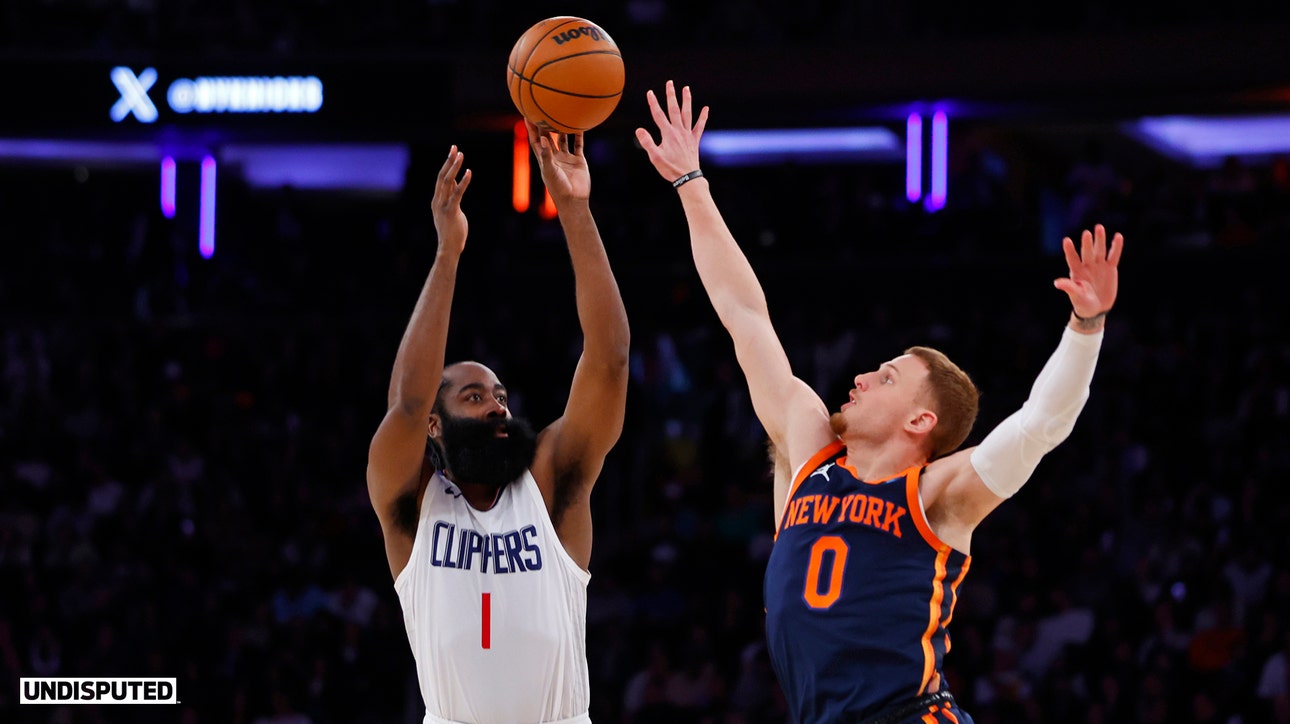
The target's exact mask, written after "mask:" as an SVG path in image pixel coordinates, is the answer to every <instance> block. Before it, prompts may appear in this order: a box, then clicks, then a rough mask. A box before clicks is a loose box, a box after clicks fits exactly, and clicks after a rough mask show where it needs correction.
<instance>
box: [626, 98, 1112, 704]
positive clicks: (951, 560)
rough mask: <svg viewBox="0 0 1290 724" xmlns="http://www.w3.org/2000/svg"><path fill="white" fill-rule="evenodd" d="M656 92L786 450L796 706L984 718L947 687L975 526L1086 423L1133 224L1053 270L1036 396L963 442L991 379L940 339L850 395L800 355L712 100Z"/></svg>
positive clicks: (776, 441) (666, 161)
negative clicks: (758, 256) (1057, 327)
mask: <svg viewBox="0 0 1290 724" xmlns="http://www.w3.org/2000/svg"><path fill="white" fill-rule="evenodd" d="M647 101H648V103H649V107H650V111H651V113H652V115H653V118H654V121H655V123H657V124H658V128H659V132H660V134H661V138H660V141H659V142H658V143H657V144H656V143H655V142H654V141H653V139H652V137H651V136H650V133H649V132H648V131H646V130H645V129H643V128H642V129H637V130H636V137H637V139H638V140H639V141H640V143H641V146H642V147H643V148H644V149H645V151H646V153H647V154H648V155H649V159H650V161H651V162H652V163H653V165H654V168H655V169H657V170H658V172H659V173H660V174H661V175H662V176H663V178H664V179H666V180H668V181H671V182H673V186H674V187H676V188H677V190H678V193H679V195H680V198H681V204H682V206H683V207H684V210H685V216H686V220H687V221H688V223H689V227H690V239H691V245H692V251H693V254H694V262H695V266H696V268H697V269H698V272H699V276H700V278H701V280H702V282H703V286H704V288H705V289H706V290H707V293H708V296H709V298H710V299H711V301H712V304H713V306H714V307H715V309H716V311H717V314H718V316H719V317H720V318H721V321H722V323H723V324H724V325H725V327H726V329H727V330H728V331H729V333H730V336H731V337H732V339H733V341H734V345H735V352H736V354H737V356H738V359H739V364H740V366H741V367H742V368H743V371H744V374H745V376H746V377H747V379H748V388H749V392H750V394H751V397H752V402H753V406H754V409H755V411H756V413H757V417H758V419H760V420H761V422H762V425H763V426H764V427H765V428H766V432H767V434H768V435H769V437H770V439H771V442H772V444H773V446H774V449H775V451H776V453H777V454H778V455H781V456H783V460H782V461H779V460H777V461H776V466H775V467H776V470H777V471H783V470H785V469H788V470H792V471H794V472H793V474H792V475H791V476H787V475H782V474H777V475H776V476H775V480H776V482H775V493H774V498H775V506H776V512H777V515H778V517H779V527H778V531H777V538H776V542H775V546H774V549H773V550H772V552H771V557H770V561H769V563H768V565H767V569H766V579H765V597H766V601H765V604H766V635H767V639H768V646H769V649H770V652H771V658H772V662H773V664H774V668H775V672H776V674H777V676H778V677H779V681H780V684H781V685H782V687H783V689H784V694H785V696H786V698H787V700H788V703H789V710H790V712H791V713H792V715H793V716H794V718H795V719H796V721H798V722H801V723H803V724H806V723H809V722H850V721H855V722H862V721H863V722H878V721H881V722H884V724H895V723H896V722H928V723H930V722H970V721H971V718H970V717H968V716H967V715H966V714H965V713H963V711H962V710H961V709H959V708H958V706H957V705H956V704H955V702H954V699H953V697H952V696H950V692H949V691H948V690H947V689H946V688H945V687H944V686H943V681H942V678H941V659H942V656H943V655H944V654H945V652H946V650H947V649H948V645H949V635H948V633H947V630H946V626H947V625H948V623H949V621H950V617H951V614H952V613H953V610H954V604H955V600H956V598H957V596H958V589H959V585H960V584H961V583H962V581H963V578H964V576H965V575H966V574H967V571H968V567H969V565H970V558H969V556H968V553H969V550H970V544H971V540H972V532H973V530H975V528H976V526H977V525H978V524H979V523H980V522H981V521H982V520H983V519H984V518H985V517H986V515H988V514H989V513H990V511H992V510H994V509H995V507H997V506H998V505H999V504H1000V503H1002V502H1003V501H1004V500H1005V499H1007V498H1008V497H1010V496H1012V495H1013V494H1014V493H1016V492H1017V490H1018V489H1019V488H1021V486H1022V484H1024V483H1025V482H1026V480H1027V479H1028V478H1029V477H1030V475H1031V473H1032V472H1033V471H1034V469H1035V466H1036V465H1037V464H1038V463H1039V460H1040V458H1041V457H1042V456H1043V455H1044V454H1045V453H1047V452H1048V451H1050V450H1052V449H1053V448H1054V447H1056V446H1057V444H1058V443H1060V442H1061V441H1062V440H1064V439H1065V438H1066V436H1067V435H1069V434H1070V431H1071V429H1072V428H1073V426H1074V424H1075V419H1076V417H1077V415H1078V414H1079V412H1080V410H1081V409H1083V406H1084V402H1085V400H1086V399H1087V397H1088V390H1089V383H1090V381H1091V379H1092V376H1093V369H1094V366H1095V364H1096V361H1097V356H1098V351H1099V349H1100V346H1101V341H1102V329H1103V325H1104V324H1105V321H1106V313H1107V312H1108V311H1109V310H1110V309H1111V306H1112V305H1113V304H1114V303H1115V297H1116V291H1117V284H1118V272H1117V267H1118V264H1119V261H1120V253H1121V249H1122V245H1123V239H1122V238H1121V236H1120V235H1119V234H1116V235H1115V237H1114V239H1113V240H1112V241H1111V244H1110V247H1109V249H1108V246H1107V241H1106V232H1105V230H1104V229H1103V228H1102V227H1101V226H1100V225H1099V226H1097V227H1096V228H1095V229H1094V230H1093V231H1092V232H1088V231H1085V232H1084V234H1083V238H1082V240H1081V244H1080V249H1079V251H1078V253H1077V252H1076V249H1075V245H1074V243H1073V242H1072V241H1071V240H1070V239H1065V240H1064V241H1063V248H1064V250H1065V255H1066V262H1067V264H1068V265H1069V267H1070V276H1069V277H1067V278H1062V279H1058V280H1057V281H1056V282H1055V286H1056V287H1057V288H1058V289H1060V290H1061V291H1063V292H1065V293H1066V294H1067V295H1068V296H1069V298H1070V302H1071V306H1072V310H1073V311H1072V314H1071V316H1070V319H1069V322H1068V323H1067V325H1066V329H1065V330H1064V331H1063V333H1062V338H1061V342H1060V344H1059V345H1058V346H1057V350H1056V352H1055V353H1054V354H1053V356H1052V358H1051V359H1050V360H1049V361H1048V363H1047V365H1045V367H1044V369H1043V371H1042V372H1041V373H1040V375H1039V378H1038V379H1037V380H1036V381H1035V384H1034V387H1033V389H1032V391H1031V395H1030V399H1029V400H1027V402H1026V403H1025V404H1024V405H1023V406H1022V408H1021V410H1019V411H1018V412H1016V413H1015V414H1013V415H1012V416H1011V417H1009V418H1007V419H1006V420H1004V421H1003V422H1002V423H1000V424H999V425H998V427H996V428H995V429H994V430H993V431H992V432H991V433H990V434H989V435H988V436H987V437H986V438H985V439H984V440H983V441H982V443H981V444H980V445H979V446H977V447H975V448H969V449H964V450H959V451H958V452H955V450H956V449H957V448H958V447H959V446H960V445H961V444H962V443H963V441H964V440H965V439H966V438H967V435H968V433H969V431H970V430H971V428H972V424H973V422H974V421H975V419H976V414H977V399H978V392H977V389H976V387H975V385H974V384H973V383H972V381H971V380H970V379H969V378H968V376H967V375H966V374H965V373H964V372H963V371H962V370H961V369H959V368H958V367H957V366H956V365H955V364H954V363H952V362H951V361H950V360H949V359H947V358H946V357H945V355H943V354H941V353H940V352H938V351H936V350H933V349H930V348H926V347H913V348H910V349H908V350H906V351H905V354H902V355H900V356H898V357H895V358H894V359H891V360H889V361H887V362H884V363H883V364H882V365H881V366H879V368H878V369H877V370H874V371H872V372H866V373H863V374H859V375H856V377H855V387H854V389H852V390H851V392H850V395H849V399H848V400H847V401H846V402H844V403H843V404H842V405H841V406H840V407H839V408H837V411H835V412H832V413H830V410H829V409H828V408H827V407H826V406H825V404H824V403H823V402H822V401H821V399H820V397H819V396H818V395H817V394H816V393H815V392H814V391H813V390H812V389H811V388H810V387H808V386H807V385H806V383H804V382H803V381H801V380H800V379H798V378H796V377H794V375H793V372H792V370H791V369H790V368H789V363H788V357H787V355H786V354H785V352H784V348H783V346H782V344H781V343H780V341H779V338H778V337H777V336H776V334H775V330H774V328H773V326H772V325H771V321H770V315H769V312H768V310H767V307H766V298H765V295H764V293H763V291H762V289H761V286H760V284H759V283H758V281H757V278H756V276H755V275H754V273H753V270H752V267H751V266H750V264H749V263H748V260H747V259H746V258H745V256H744V255H743V253H742V252H741V251H740V249H739V246H738V245H737V244H736V242H735V240H734V238H733V237H732V236H731V234H730V231H729V229H728V228H727V227H726V224H725V221H724V220H723V219H722V217H721V214H720V212H719V211H718V210H717V206H716V203H715V202H714V201H713V198H712V194H711V192H710V189H709V187H708V181H707V179H705V178H703V177H702V173H700V172H699V139H700V138H701V137H702V135H703V129H704V127H705V125H706V123H707V118H708V109H707V108H706V107H705V108H703V109H702V111H701V112H700V113H699V116H698V120H697V121H695V120H693V111H692V105H691V98H690V90H689V88H685V89H684V90H683V92H682V94H681V99H680V101H679V102H678V100H677V95H676V91H675V89H674V87H673V85H672V83H671V82H670V81H669V82H668V84H667V98H666V103H667V110H666V112H665V111H664V110H663V108H662V107H660V105H659V102H658V99H657V98H656V97H655V96H654V94H653V92H652V91H651V92H650V93H649V94H648V97H647Z"/></svg>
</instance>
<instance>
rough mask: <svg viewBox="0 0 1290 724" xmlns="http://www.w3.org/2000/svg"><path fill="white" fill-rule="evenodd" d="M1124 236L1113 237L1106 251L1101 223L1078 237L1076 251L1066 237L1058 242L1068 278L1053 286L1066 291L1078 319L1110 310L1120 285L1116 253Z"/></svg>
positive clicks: (1118, 252)
mask: <svg viewBox="0 0 1290 724" xmlns="http://www.w3.org/2000/svg"><path fill="white" fill-rule="evenodd" d="M1123 248H1124V237H1123V236H1122V235H1120V234H1118V233H1117V234H1116V235H1115V236H1114V237H1113V238H1112V239H1111V246H1110V249H1109V250H1108V249H1107V244H1106V228H1105V227H1104V226H1102V225H1101V224H1097V225H1096V226H1094V227H1093V231H1091V232H1090V231H1088V230H1087V229H1086V230H1085V231H1084V234H1083V235H1082V236H1081V237H1080V249H1079V252H1078V253H1076V251H1075V242H1074V241H1071V238H1070V237H1069V236H1068V237H1066V238H1065V239H1062V251H1063V252H1065V254H1066V264H1067V266H1069V267H1070V276H1069V277H1062V278H1061V279H1057V280H1055V281H1054V282H1053V286H1055V287H1057V288H1058V289H1060V290H1062V291H1063V292H1066V294H1067V296H1069V297H1070V299H1071V309H1073V310H1075V314H1077V315H1078V316H1080V317H1084V318H1086V319H1087V318H1090V317H1094V316H1097V315H1099V314H1103V313H1105V312H1109V311H1111V307H1113V306H1115V296H1116V293H1117V292H1118V291H1119V284H1120V273H1119V266H1120V252H1121V251H1122V250H1123Z"/></svg>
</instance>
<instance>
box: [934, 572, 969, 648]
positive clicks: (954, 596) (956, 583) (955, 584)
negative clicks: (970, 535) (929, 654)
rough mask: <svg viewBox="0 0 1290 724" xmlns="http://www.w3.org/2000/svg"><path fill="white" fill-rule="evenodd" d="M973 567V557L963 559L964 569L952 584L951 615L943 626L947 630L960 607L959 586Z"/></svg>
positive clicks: (947, 642)
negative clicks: (956, 609)
mask: <svg viewBox="0 0 1290 724" xmlns="http://www.w3.org/2000/svg"><path fill="white" fill-rule="evenodd" d="M971 567H972V557H971V556H968V557H966V558H964V559H963V568H962V570H960V571H959V577H958V578H955V579H954V582H953V583H951V584H950V615H949V616H947V617H946V618H945V623H943V624H941V625H942V626H945V627H946V628H949V625H950V621H953V620H954V607H955V606H956V605H958V602H959V584H961V583H963V579H964V578H966V577H967V572H968V569H969V568H971ZM949 650H950V646H949V641H946V642H945V652H946V653H949Z"/></svg>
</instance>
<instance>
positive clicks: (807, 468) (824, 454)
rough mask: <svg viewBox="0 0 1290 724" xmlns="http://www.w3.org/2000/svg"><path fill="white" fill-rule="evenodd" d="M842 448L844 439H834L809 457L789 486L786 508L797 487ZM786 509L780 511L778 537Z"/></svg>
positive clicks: (785, 502)
mask: <svg viewBox="0 0 1290 724" xmlns="http://www.w3.org/2000/svg"><path fill="white" fill-rule="evenodd" d="M842 448H843V444H842V441H841V440H834V441H833V442H831V443H829V444H828V445H825V446H824V447H823V448H821V449H820V451H819V452H817V453H815V454H814V455H812V456H811V457H809V458H807V460H806V463H805V464H804V465H802V469H801V470H799V471H797V475H796V476H795V477H794V478H793V484H792V485H790V486H789V488H788V495H787V496H785V497H784V510H788V509H789V508H790V505H789V504H790V503H792V502H793V496H794V495H795V494H796V493H797V488H798V487H799V486H801V484H802V482H803V481H805V480H806V479H807V478H809V477H810V476H811V473H813V472H815V469H816V468H818V467H820V465H821V464H823V463H824V461H825V460H828V459H829V458H830V457H833V456H834V455H836V454H837V452H838V451H839V450H841V449H842ZM784 510H781V511H779V522H778V523H776V524H775V537H776V538H778V537H779V530H780V528H783V527H784Z"/></svg>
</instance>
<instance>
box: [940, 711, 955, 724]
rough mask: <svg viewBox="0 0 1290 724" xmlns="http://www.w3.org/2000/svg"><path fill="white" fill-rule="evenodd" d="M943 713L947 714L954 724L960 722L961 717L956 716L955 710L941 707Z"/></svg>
mask: <svg viewBox="0 0 1290 724" xmlns="http://www.w3.org/2000/svg"><path fill="white" fill-rule="evenodd" d="M941 713H942V714H944V715H945V716H946V718H948V719H949V720H950V721H951V722H953V724H959V718H958V717H956V716H954V712H952V711H950V710H949V709H941Z"/></svg>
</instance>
